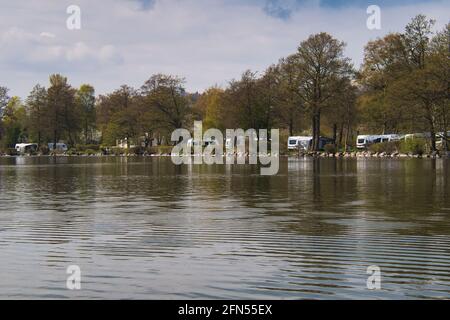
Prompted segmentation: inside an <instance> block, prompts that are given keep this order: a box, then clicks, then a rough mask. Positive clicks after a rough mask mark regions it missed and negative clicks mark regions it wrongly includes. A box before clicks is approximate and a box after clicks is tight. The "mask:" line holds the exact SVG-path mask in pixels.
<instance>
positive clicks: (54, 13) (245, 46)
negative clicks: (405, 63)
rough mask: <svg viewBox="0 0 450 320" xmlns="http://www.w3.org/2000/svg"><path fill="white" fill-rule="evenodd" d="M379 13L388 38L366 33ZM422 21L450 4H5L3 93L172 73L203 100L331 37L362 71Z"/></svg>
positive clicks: (105, 84)
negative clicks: (73, 16)
mask: <svg viewBox="0 0 450 320" xmlns="http://www.w3.org/2000/svg"><path fill="white" fill-rule="evenodd" d="M372 4H375V5H378V6H379V7H380V8H381V30H369V29H368V28H367V26H366V21H367V19H368V17H369V15H368V14H367V12H366V10H367V7H368V6H369V5H372ZM70 5H77V6H78V7H79V8H80V9H81V29H80V30H69V29H68V28H67V26H66V20H67V19H68V18H69V16H70V14H68V13H67V12H66V10H67V8H68V7H69V6H70ZM418 13H424V14H426V15H427V16H429V17H431V18H434V19H436V30H439V29H442V28H443V27H444V25H445V24H446V23H448V22H449V20H450V0H428V1H426V0H410V1H407V0H390V1H388V0H372V1H364V0H336V1H332V0H101V1H93V0H14V1H9V0H0V86H6V87H8V88H9V89H10V95H18V96H20V97H22V98H26V96H27V95H28V93H29V92H30V91H31V89H32V88H33V86H34V85H36V84H38V83H39V84H41V85H44V86H47V85H48V77H49V75H50V74H52V73H61V74H63V75H65V76H67V77H68V79H69V82H70V83H71V84H72V85H73V86H75V87H79V86H80V85H81V84H83V83H89V84H92V85H93V86H94V87H95V88H96V91H97V94H104V93H108V92H111V91H113V90H115V89H117V88H118V87H120V86H121V85H123V84H128V85H130V86H133V87H136V88H139V87H140V86H141V85H142V84H143V83H144V82H145V80H147V79H148V78H150V76H151V75H152V74H155V73H167V74H173V75H177V76H180V77H183V78H185V79H186V88H187V89H188V90H189V91H191V92H195V91H199V92H201V91H203V90H205V89H207V88H208V87H211V86H214V85H219V86H226V85H227V83H228V82H229V81H230V80H232V79H237V78H239V77H240V75H241V74H242V72H244V71H245V70H247V69H251V70H253V71H258V72H260V73H262V72H264V70H265V69H266V68H267V67H268V66H269V65H271V64H273V63H276V62H277V61H278V60H279V59H280V58H282V57H285V56H288V55H290V54H293V53H295V51H296V49H297V47H298V45H299V44H300V42H301V41H304V40H306V39H307V37H308V36H309V35H310V34H314V33H318V32H322V31H325V32H328V33H330V34H332V35H333V36H334V37H336V38H338V39H339V40H342V41H344V42H346V43H347V47H346V50H345V54H346V55H347V56H349V57H350V58H351V59H352V61H353V63H354V65H355V66H356V67H358V66H359V65H360V64H361V62H362V60H363V49H364V45H365V44H366V43H367V42H368V41H369V40H373V39H376V38H377V37H380V36H383V35H385V34H387V33H389V32H401V31H403V30H404V27H405V25H406V24H407V23H408V22H409V21H410V20H411V18H412V17H414V16H415V15H416V14H418Z"/></svg>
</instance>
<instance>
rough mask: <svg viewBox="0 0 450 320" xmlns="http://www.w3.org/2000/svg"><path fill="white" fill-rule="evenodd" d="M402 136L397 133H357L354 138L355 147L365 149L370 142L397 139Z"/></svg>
mask: <svg viewBox="0 0 450 320" xmlns="http://www.w3.org/2000/svg"><path fill="white" fill-rule="evenodd" d="M403 137H404V136H402V135H399V134H380V135H359V136H358V137H357V138H356V148H357V149H367V148H368V147H369V146H370V145H372V144H375V143H383V142H390V141H399V140H401V139H402V138H403Z"/></svg>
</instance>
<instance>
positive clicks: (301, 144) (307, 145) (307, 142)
mask: <svg viewBox="0 0 450 320" xmlns="http://www.w3.org/2000/svg"><path fill="white" fill-rule="evenodd" d="M312 142H313V137H311V136H297V137H289V139H288V150H301V151H307V150H310V149H311V148H312ZM333 143H334V141H333V139H330V138H326V137H320V138H319V150H323V149H324V148H325V146H326V145H327V144H333Z"/></svg>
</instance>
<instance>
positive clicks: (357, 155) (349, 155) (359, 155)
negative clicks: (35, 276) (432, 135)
mask: <svg viewBox="0 0 450 320" xmlns="http://www.w3.org/2000/svg"><path fill="white" fill-rule="evenodd" d="M192 156H194V155H192ZM235 156H236V155H235ZM269 156H270V154H269ZM53 157H59V158H113V157H114V158H133V157H137V158H169V157H171V155H170V154H144V155H138V154H121V155H115V154H106V155H104V154H56V155H39V154H38V155H0V158H6V159H7V158H53ZM222 157H226V155H225V154H224V155H222ZM245 157H246V158H248V155H245ZM275 157H280V158H281V157H285V158H298V159H300V158H311V159H314V158H335V159H450V152H447V155H445V154H444V155H441V154H423V155H417V154H416V155H413V154H404V153H394V154H386V153H371V152H367V151H366V152H345V153H343V152H340V153H336V154H332V153H326V152H306V153H300V154H293V153H291V154H281V155H275Z"/></svg>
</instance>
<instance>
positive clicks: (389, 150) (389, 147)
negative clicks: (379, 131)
mask: <svg viewBox="0 0 450 320" xmlns="http://www.w3.org/2000/svg"><path fill="white" fill-rule="evenodd" d="M399 149H400V146H399V142H398V141H389V142H382V143H375V144H372V145H370V146H369V151H370V152H372V153H386V154H393V153H395V152H398V151H399Z"/></svg>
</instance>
